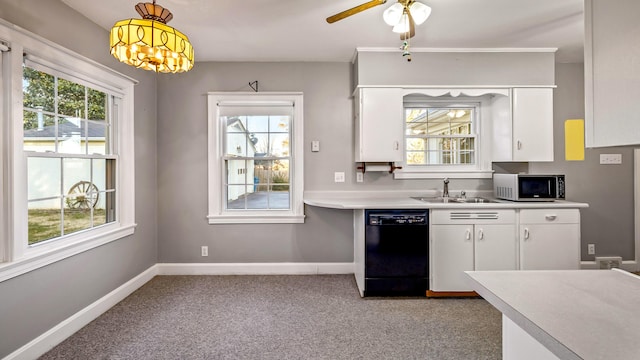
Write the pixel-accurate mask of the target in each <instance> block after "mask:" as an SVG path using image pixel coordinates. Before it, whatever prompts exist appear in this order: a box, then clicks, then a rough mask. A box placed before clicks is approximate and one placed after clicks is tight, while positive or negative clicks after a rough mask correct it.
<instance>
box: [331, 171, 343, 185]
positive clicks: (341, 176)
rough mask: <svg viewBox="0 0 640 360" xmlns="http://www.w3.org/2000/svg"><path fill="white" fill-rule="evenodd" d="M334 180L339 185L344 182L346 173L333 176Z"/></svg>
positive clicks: (336, 173)
mask: <svg viewBox="0 0 640 360" xmlns="http://www.w3.org/2000/svg"><path fill="white" fill-rule="evenodd" d="M333 179H334V181H335V182H337V183H341V182H344V172H335V173H334V174H333Z"/></svg>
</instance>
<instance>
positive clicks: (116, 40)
mask: <svg viewBox="0 0 640 360" xmlns="http://www.w3.org/2000/svg"><path fill="white" fill-rule="evenodd" d="M135 8H136V11H137V12H138V14H140V16H142V19H127V20H121V21H118V22H116V23H115V25H113V28H112V29H111V36H110V43H111V55H113V56H114V57H115V58H116V59H118V60H119V61H121V62H123V63H125V64H128V65H131V66H135V67H137V68H141V69H145V70H151V71H155V72H162V73H180V72H185V71H189V70H190V69H191V68H192V67H193V46H191V43H190V42H189V39H188V38H187V36H186V35H184V34H183V33H181V32H179V31H178V30H176V29H174V28H172V27H171V26H169V25H167V23H168V22H169V21H170V20H171V19H173V14H171V12H170V11H169V10H168V9H165V8H163V7H162V6H160V5H156V1H155V0H153V3H148V2H147V3H138V4H137V5H136V6H135Z"/></svg>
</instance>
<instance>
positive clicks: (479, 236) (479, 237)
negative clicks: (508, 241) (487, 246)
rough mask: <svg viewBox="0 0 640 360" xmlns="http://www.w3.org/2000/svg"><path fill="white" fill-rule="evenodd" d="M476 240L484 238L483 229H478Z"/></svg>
mask: <svg viewBox="0 0 640 360" xmlns="http://www.w3.org/2000/svg"><path fill="white" fill-rule="evenodd" d="M478 240H484V231H482V229H480V230H478Z"/></svg>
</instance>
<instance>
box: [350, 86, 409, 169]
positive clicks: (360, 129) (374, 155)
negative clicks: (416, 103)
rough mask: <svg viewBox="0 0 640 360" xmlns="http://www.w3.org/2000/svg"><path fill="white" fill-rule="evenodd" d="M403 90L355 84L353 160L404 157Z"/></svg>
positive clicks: (374, 160)
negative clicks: (358, 86) (362, 86)
mask: <svg viewBox="0 0 640 360" xmlns="http://www.w3.org/2000/svg"><path fill="white" fill-rule="evenodd" d="M402 94H403V90H402V89H400V88H358V89H357V90H356V93H355V99H354V106H355V109H354V112H355V161H356V162H396V161H402V160H403V131H404V130H403V123H402V122H403V105H402Z"/></svg>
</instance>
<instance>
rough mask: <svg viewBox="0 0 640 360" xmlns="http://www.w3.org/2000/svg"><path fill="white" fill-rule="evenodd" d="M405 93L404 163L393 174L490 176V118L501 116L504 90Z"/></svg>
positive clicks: (506, 94)
mask: <svg viewBox="0 0 640 360" xmlns="http://www.w3.org/2000/svg"><path fill="white" fill-rule="evenodd" d="M406 91H407V94H405V96H404V134H405V135H404V164H403V165H402V169H401V170H396V171H395V172H394V177H395V178H397V179H426V178H441V177H451V178H490V177H491V175H492V170H491V151H492V148H491V142H492V141H491V137H492V131H494V129H493V127H492V119H493V118H495V117H497V116H498V117H499V116H506V115H505V114H503V113H504V111H503V109H504V108H505V104H506V105H508V99H509V90H508V89H444V88H443V89H440V88H434V89H420V90H417V89H411V90H406ZM507 107H508V106H507Z"/></svg>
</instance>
